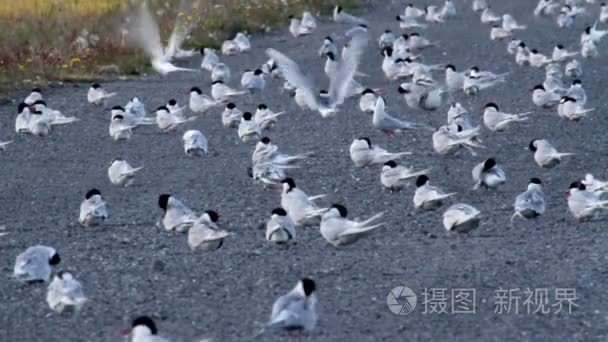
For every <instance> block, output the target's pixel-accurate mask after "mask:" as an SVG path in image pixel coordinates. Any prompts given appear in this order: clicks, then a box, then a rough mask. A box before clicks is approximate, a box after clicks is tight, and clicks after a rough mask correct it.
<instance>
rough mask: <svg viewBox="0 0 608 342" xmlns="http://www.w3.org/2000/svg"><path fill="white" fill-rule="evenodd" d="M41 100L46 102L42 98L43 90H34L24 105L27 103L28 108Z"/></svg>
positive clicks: (24, 101)
mask: <svg viewBox="0 0 608 342" xmlns="http://www.w3.org/2000/svg"><path fill="white" fill-rule="evenodd" d="M89 91H90V89H89ZM39 100H44V97H43V96H42V90H40V88H34V89H32V91H31V92H30V93H29V95H27V97H26V98H25V100H23V103H25V104H26V105H28V106H31V105H33V104H34V102H36V101H39ZM89 102H90V101H89Z"/></svg>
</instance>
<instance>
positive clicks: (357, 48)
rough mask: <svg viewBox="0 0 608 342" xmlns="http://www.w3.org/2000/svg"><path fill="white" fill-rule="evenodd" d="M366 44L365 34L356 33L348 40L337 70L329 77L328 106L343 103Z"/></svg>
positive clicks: (366, 37)
mask: <svg viewBox="0 0 608 342" xmlns="http://www.w3.org/2000/svg"><path fill="white" fill-rule="evenodd" d="M367 43H368V36H367V33H366V32H360V33H356V34H354V35H353V37H352V39H351V40H350V42H349V44H348V49H347V50H346V54H345V55H344V56H343V58H342V61H341V62H340V65H339V66H338V70H337V71H336V72H335V73H333V74H332V75H331V79H330V83H329V98H330V100H329V103H330V106H332V105H334V104H337V105H340V104H342V103H343V102H344V98H345V97H346V95H347V92H348V89H349V86H350V83H351V81H352V80H353V77H355V73H356V72H357V68H358V67H359V62H360V61H361V55H362V54H363V52H364V50H365V48H366V46H367Z"/></svg>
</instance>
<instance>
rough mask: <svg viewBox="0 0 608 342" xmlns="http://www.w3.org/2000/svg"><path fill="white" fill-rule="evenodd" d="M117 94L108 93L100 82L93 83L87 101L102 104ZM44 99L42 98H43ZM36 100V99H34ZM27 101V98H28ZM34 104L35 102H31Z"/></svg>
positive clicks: (97, 104)
mask: <svg viewBox="0 0 608 342" xmlns="http://www.w3.org/2000/svg"><path fill="white" fill-rule="evenodd" d="M113 96H116V93H108V92H107V91H105V89H103V88H102V87H101V85H99V83H93V85H92V86H91V87H90V88H89V91H88V93H87V101H89V103H91V104H94V105H96V106H101V105H104V104H105V101H106V100H107V99H109V98H110V97H113ZM41 99H42V98H41ZM34 102H35V101H34ZM26 103H27V99H26ZM31 104H33V102H32V103H31Z"/></svg>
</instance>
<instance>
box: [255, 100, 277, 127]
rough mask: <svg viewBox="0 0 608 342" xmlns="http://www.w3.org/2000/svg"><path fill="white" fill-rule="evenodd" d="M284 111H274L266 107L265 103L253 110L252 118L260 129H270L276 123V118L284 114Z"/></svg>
mask: <svg viewBox="0 0 608 342" xmlns="http://www.w3.org/2000/svg"><path fill="white" fill-rule="evenodd" d="M284 114H285V112H278V113H275V112H273V111H272V110H270V109H269V108H268V106H266V105H265V104H263V103H262V104H260V105H258V108H257V109H256V111H255V115H254V116H253V119H254V121H255V122H257V124H258V125H260V128H262V129H270V128H272V127H274V126H276V124H277V118H278V117H279V116H281V115H284Z"/></svg>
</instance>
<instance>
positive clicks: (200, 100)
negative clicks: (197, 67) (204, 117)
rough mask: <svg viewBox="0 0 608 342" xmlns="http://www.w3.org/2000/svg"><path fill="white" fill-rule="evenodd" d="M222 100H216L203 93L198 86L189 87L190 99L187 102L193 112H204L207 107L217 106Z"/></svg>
mask: <svg viewBox="0 0 608 342" xmlns="http://www.w3.org/2000/svg"><path fill="white" fill-rule="evenodd" d="M222 103H223V101H217V100H214V99H212V98H211V97H209V96H207V95H205V94H203V92H202V91H201V89H200V88H198V87H192V88H191V89H190V101H189V103H188V105H189V107H190V110H191V111H193V112H194V113H205V112H207V111H208V110H209V109H211V108H213V107H216V106H219V105H221V104H222Z"/></svg>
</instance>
